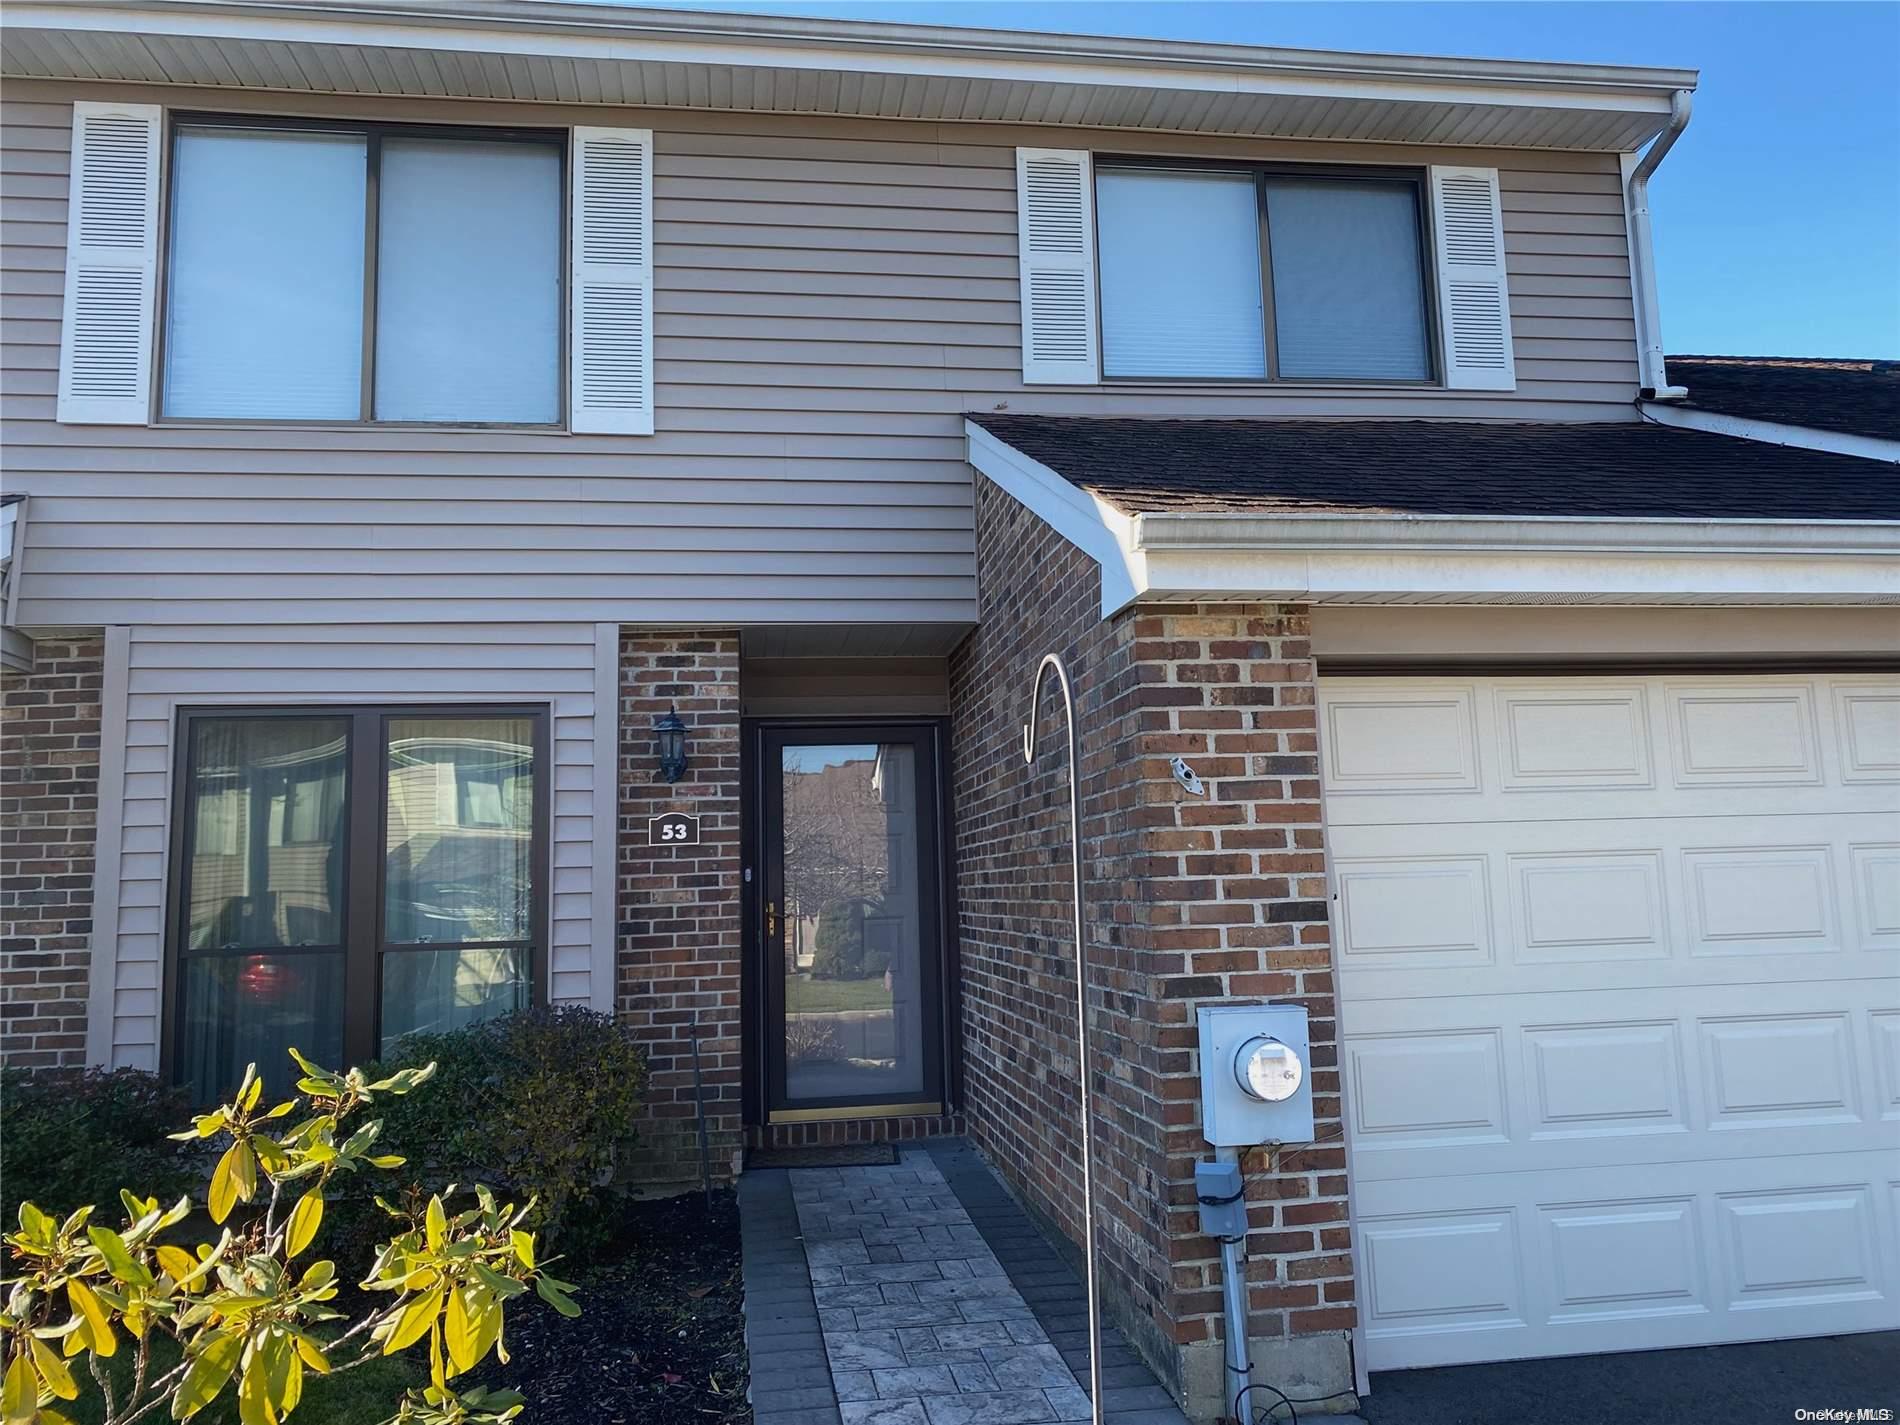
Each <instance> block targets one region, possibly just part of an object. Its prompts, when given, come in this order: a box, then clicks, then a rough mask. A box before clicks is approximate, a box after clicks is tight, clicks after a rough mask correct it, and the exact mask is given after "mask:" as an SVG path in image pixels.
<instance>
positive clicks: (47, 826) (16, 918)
mask: <svg viewBox="0 0 1900 1425" xmlns="http://www.w3.org/2000/svg"><path fill="white" fill-rule="evenodd" d="M34 655H35V656H34V665H33V668H32V670H31V671H30V672H25V673H14V672H8V673H7V674H6V677H5V698H4V703H5V715H4V721H3V722H0V730H3V732H4V735H3V736H0V743H3V744H4V747H3V749H0V798H3V799H4V803H5V805H4V810H0V917H3V918H4V922H5V924H4V927H3V928H0V1061H4V1062H6V1063H7V1064H10V1065H16V1066H19V1067H23V1068H35V1069H47V1068H77V1067H81V1066H83V1065H84V1064H85V1062H86V972H87V964H88V961H89V959H90V955H89V952H88V949H87V945H88V941H89V938H90V936H91V933H92V876H93V853H94V844H95V840H96V836H97V830H98V816H99V700H100V693H101V689H102V686H103V679H104V667H105V646H104V644H103V643H102V642H101V641H100V640H99V639H98V638H97V637H91V636H87V637H79V638H66V639H49V640H46V641H44V642H41V643H39V644H37V645H36V646H35V649H34Z"/></svg>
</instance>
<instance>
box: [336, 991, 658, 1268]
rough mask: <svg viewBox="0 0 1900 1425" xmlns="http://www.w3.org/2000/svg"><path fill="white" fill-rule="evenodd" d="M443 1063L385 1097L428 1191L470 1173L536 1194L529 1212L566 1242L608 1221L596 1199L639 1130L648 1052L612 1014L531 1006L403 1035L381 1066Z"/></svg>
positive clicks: (399, 1139)
mask: <svg viewBox="0 0 1900 1425" xmlns="http://www.w3.org/2000/svg"><path fill="white" fill-rule="evenodd" d="M427 1063H434V1064H435V1065H436V1075H435V1081H434V1083H432V1084H431V1085H430V1091H429V1092H428V1093H427V1094H418V1095H416V1096H414V1097H412V1098H406V1099H402V1100H399V1101H397V1102H394V1103H391V1104H389V1105H388V1106H387V1111H386V1113H385V1115H384V1117H385V1124H384V1129H383V1132H384V1140H385V1141H386V1142H388V1143H390V1144H392V1145H394V1146H395V1147H397V1148H399V1149H400V1150H401V1151H402V1152H403V1153H404V1154H406V1155H407V1156H408V1158H409V1165H410V1166H409V1172H410V1174H411V1177H412V1181H413V1182H414V1183H415V1184H416V1185H417V1186H419V1187H421V1188H425V1189H427V1190H430V1191H433V1190H435V1189H437V1188H439V1187H441V1186H442V1185H443V1184H445V1183H450V1182H465V1181H468V1180H470V1179H471V1178H480V1179H481V1180H483V1181H488V1182H498V1183H501V1184H503V1185H505V1186H506V1187H507V1188H509V1189H511V1190H512V1191H513V1192H515V1193H516V1194H517V1195H519V1196H520V1197H522V1198H528V1197H533V1198H534V1199H535V1201H536V1206H535V1215H534V1217H533V1219H532V1220H533V1221H534V1223H535V1225H537V1226H538V1227H540V1228H541V1229H542V1230H543V1231H544V1232H545V1233H546V1234H547V1236H548V1237H549V1238H550V1240H552V1241H554V1242H555V1243H556V1244H557V1245H559V1246H561V1247H562V1248H563V1249H564V1250H574V1249H575V1248H576V1247H577V1246H579V1245H582V1244H585V1243H588V1242H590V1241H592V1240H594V1239H595V1238H596V1237H597V1236H598V1235H599V1233H600V1232H601V1231H603V1230H604V1229H603V1228H602V1227H601V1226H600V1217H601V1214H599V1213H594V1212H590V1211H589V1210H588V1209H589V1208H591V1207H593V1206H596V1205H597V1204H598V1201H599V1197H600V1194H601V1192H602V1190H603V1188H604V1187H605V1186H606V1183H607V1181H608V1179H609V1178H610V1177H611V1174H612V1171H613V1166H614V1157H615V1154H616V1152H617V1150H618V1149H619V1148H620V1146H621V1145H622V1144H623V1143H625V1142H627V1141H628V1140H629V1139H630V1138H631V1137H632V1136H633V1125H634V1120H635V1118H636V1117H637V1116H638V1114H639V1111H640V1104H641V1101H642V1098H643V1095H644V1092H645V1089H646V1079H647V1068H646V1056H645V1055H644V1054H643V1053H642V1052H641V1050H640V1047H639V1045H638V1044H636V1043H635V1042H634V1040H633V1037H632V1035H631V1034H630V1033H629V1032H628V1031H627V1029H626V1028H625V1027H624V1026H622V1025H621V1024H619V1023H618V1022H617V1021H616V1020H615V1019H614V1017H613V1016H612V1015H609V1014H598V1013H595V1012H594V1011H593V1010H589V1009H584V1008H582V1007H580V1006H578V1005H567V1006H560V1007H554V1008H542V1009H533V1010H528V1011H526V1012H524V1013H521V1014H513V1015H508V1016H506V1017H504V1018H501V1019H492V1020H489V1021H487V1022H486V1023H483V1024H477V1025H471V1026H470V1027H469V1028H467V1029H459V1030H455V1031H454V1032H452V1033H448V1034H414V1035H410V1036H408V1037H407V1038H405V1039H403V1040H402V1041H401V1042H400V1043H399V1044H398V1045H397V1048H396V1051H395V1052H394V1053H392V1054H390V1055H389V1056H388V1057H387V1058H385V1060H384V1061H383V1063H382V1064H380V1065H378V1066H377V1067H376V1068H374V1069H373V1070H371V1072H373V1073H378V1074H384V1073H389V1072H391V1071H392V1070H395V1069H398V1068H409V1067H415V1066H417V1065H421V1064H427Z"/></svg>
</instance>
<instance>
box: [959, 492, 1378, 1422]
mask: <svg viewBox="0 0 1900 1425" xmlns="http://www.w3.org/2000/svg"><path fill="white" fill-rule="evenodd" d="M976 505H977V568H978V586H979V598H980V601H981V606H982V609H983V623H982V625H981V627H980V628H979V629H978V630H977V632H976V633H975V634H974V635H973V636H972V637H971V638H970V639H969V640H967V641H966V642H965V643H964V644H963V646H962V647H961V648H959V649H958V651H957V653H956V654H955V656H954V657H953V658H952V661H951V706H952V748H953V762H954V765H955V769H956V771H955V791H956V795H955V807H956V822H957V824H956V847H957V876H958V885H957V895H958V902H959V908H960V913H959V953H960V955H961V958H962V967H963V981H962V989H963V1006H964V1009H963V1036H964V1059H965V1079H966V1083H967V1106H968V1113H969V1131H970V1134H971V1136H972V1137H973V1138H974V1139H975V1140H976V1141H977V1142H978V1143H979V1144H980V1145H981V1146H982V1148H983V1150H984V1151H985V1153H986V1154H988V1155H989V1157H990V1158H991V1160H992V1161H993V1162H994V1163H995V1164H996V1165H997V1166H998V1168H999V1169H1000V1170H1001V1171H1002V1172H1003V1173H1004V1175H1005V1176H1006V1177H1008V1178H1009V1179H1010V1180H1011V1182H1012V1184H1013V1185H1014V1186H1015V1187H1016V1188H1017V1190H1018V1191H1019V1193H1020V1194H1021V1195H1022V1197H1023V1198H1024V1200H1025V1201H1026V1202H1027V1203H1028V1204H1029V1206H1030V1207H1031V1208H1032V1210H1034V1211H1035V1212H1037V1213H1039V1214H1041V1215H1042V1216H1043V1217H1044V1218H1045V1219H1047V1220H1048V1221H1049V1222H1051V1223H1052V1224H1053V1225H1055V1226H1056V1227H1057V1228H1058V1229H1059V1230H1061V1231H1062V1232H1063V1233H1064V1234H1065V1235H1067V1236H1068V1237H1069V1238H1070V1240H1071V1241H1072V1242H1073V1241H1077V1240H1079V1237H1080V1226H1081V1224H1080V1210H1079V1209H1080V1203H1079V1199H1078V1196H1077V1191H1076V1183H1077V1180H1078V1176H1079V1174H1078V1167H1079V1164H1078V1162H1077V1160H1076V1153H1075V1136H1076V1135H1075V1129H1074V1124H1075V1119H1076V1114H1077V1112H1078V1103H1079V1098H1078V1095H1077V1093H1076V1089H1075V1080H1076V1067H1077V1066H1076V1062H1075V1011H1074V978H1073V969H1072V966H1073V963H1074V955H1073V947H1072V946H1071V945H1070V944H1069V943H1068V940H1069V935H1068V913H1069V912H1068V901H1069V887H1068V879H1067V869H1068V865H1067V856H1068V827H1067V816H1066V811H1067V806H1066V795H1067V793H1066V772H1065V771H1064V770H1063V769H1062V765H1061V764H1062V762H1063V757H1062V754H1061V750H1060V749H1061V746H1062V743H1061V739H1060V735H1059V733H1060V724H1059V722H1057V721H1056V720H1055V719H1054V718H1053V717H1049V718H1048V720H1047V721H1045V722H1044V724H1043V727H1044V731H1045V734H1046V735H1047V736H1048V739H1049V740H1048V741H1047V742H1046V743H1045V744H1044V745H1045V746H1046V747H1048V749H1049V750H1048V751H1047V752H1046V753H1045V754H1044V755H1043V757H1041V758H1039V762H1038V767H1037V768H1035V769H1026V768H1025V767H1024V766H1023V762H1022V753H1021V742H1020V725H1021V720H1022V717H1023V713H1024V706H1025V700H1026V698H1027V692H1028V680H1029V676H1030V674H1031V672H1032V671H1033V670H1034V668H1035V666H1036V662H1037V660H1038V659H1040V657H1041V656H1042V654H1044V653H1046V652H1049V651H1052V650H1053V651H1059V652H1062V653H1063V654H1064V655H1065V656H1066V657H1067V658H1068V660H1069V662H1070V666H1071V670H1072V672H1073V674H1074V676H1075V679H1076V684H1077V701H1078V704H1079V712H1080V717H1081V722H1082V760H1083V771H1082V786H1081V790H1082V814H1083V823H1084V825H1083V854H1084V875H1085V878H1086V880H1087V882H1088V887H1087V893H1088V897H1089V915H1088V925H1089V942H1090V943H1089V947H1088V948H1089V960H1090V976H1091V979H1090V982H1091V985H1092V986H1094V987H1095V991H1096V992H1095V995H1094V996H1093V998H1092V1005H1093V1009H1092V1020H1091V1025H1092V1031H1093V1033H1094V1035H1095V1042H1096V1045H1097V1046H1098V1051H1099V1056H1100V1057H1099V1059H1098V1062H1097V1066H1096V1092H1097V1120H1096V1129H1097V1135H1098V1136H1097V1145H1096V1146H1097V1203H1096V1210H1097V1223H1098V1232H1099V1234H1100V1239H1101V1240H1100V1246H1099V1259H1098V1266H1099V1268H1100V1270H1101V1273H1102V1280H1103V1285H1104V1291H1105V1296H1106V1297H1107V1299H1108V1300H1109V1302H1110V1306H1111V1312H1112V1314H1113V1316H1114V1317H1115V1319H1116V1320H1117V1321H1118V1323H1119V1324H1120V1325H1121V1326H1122V1327H1123V1329H1124V1330H1125V1331H1126V1332H1127V1334H1128V1336H1129V1338H1130V1339H1131V1341H1132V1342H1133V1343H1134V1344H1135V1345H1136V1347H1137V1349H1139V1350H1140V1351H1141V1352H1142V1354H1143V1355H1144V1356H1145V1357H1147V1359H1148V1360H1149V1363H1150V1364H1151V1365H1153V1366H1154V1367H1155V1369H1156V1372H1157V1374H1158V1375H1160V1376H1161V1377H1162V1379H1163V1380H1165V1381H1167V1382H1168V1383H1169V1384H1170V1386H1171V1387H1172V1388H1173V1389H1174V1390H1175V1392H1176V1393H1177V1395H1178V1396H1179V1397H1180V1398H1181V1399H1182V1401H1183V1402H1184V1403H1185V1404H1186V1406H1187V1407H1188V1409H1189V1411H1190V1413H1191V1414H1193V1415H1195V1416H1196V1417H1197V1418H1212V1417H1214V1416H1215V1415H1217V1414H1220V1413H1222V1411H1221V1402H1220V1391H1221V1380H1220V1368H1221V1348H1220V1343H1219V1341H1220V1334H1221V1324H1222V1323H1221V1299H1220V1274H1219V1247H1218V1244H1217V1243H1215V1242H1214V1241H1212V1240H1210V1239H1208V1238H1205V1237H1203V1236H1202V1235H1201V1234H1200V1231H1199V1224H1198V1213H1197V1210H1196V1206H1195V1200H1194V1187H1193V1172H1194V1162H1195V1160H1196V1159H1197V1158H1201V1157H1204V1156H1207V1155H1209V1154H1210V1153H1211V1150H1210V1149H1209V1148H1208V1147H1207V1145H1206V1143H1205V1142H1204V1141H1203V1140H1202V1138H1201V1132H1200V1077H1199V1064H1198V1057H1199V1056H1198V1035H1197V1032H1196V1024H1195V1013H1194V1011H1195V1008H1196V1007H1197V1005H1199V1004H1201V1003H1204V1002H1247V1001H1256V1002H1257V1001H1266V1000H1273V1001H1277V1002H1290V1001H1298V1002H1300V1003H1303V1004H1305V1005H1306V1006H1307V1008H1308V1011H1309V1014H1310V1017H1311V1021H1312V1034H1313V1061H1314V1088H1315V1099H1314V1103H1315V1109H1316V1113H1317V1118H1318V1123H1317V1127H1316V1133H1317V1139H1316V1143H1315V1146H1313V1147H1311V1148H1306V1149H1301V1150H1297V1151H1294V1150H1288V1151H1287V1152H1286V1153H1285V1154H1284V1156H1283V1157H1282V1158H1280V1159H1279V1160H1277V1161H1275V1162H1273V1163H1272V1164H1269V1163H1268V1162H1267V1161H1266V1160H1265V1155H1264V1154H1261V1153H1258V1152H1256V1153H1253V1154H1250V1155H1249V1157H1248V1162H1247V1164H1246V1167H1247V1171H1248V1174H1249V1184H1248V1196H1249V1199H1250V1212H1249V1219H1250V1225H1251V1229H1252V1230H1251V1234H1250V1240H1249V1251H1250V1263H1249V1281H1250V1284H1251V1285H1250V1291H1249V1299H1250V1305H1251V1309H1252V1319H1251V1323H1250V1336H1251V1338H1252V1354H1253V1358H1254V1360H1255V1361H1257V1362H1259V1363H1261V1365H1262V1374H1261V1376H1260V1377H1259V1378H1260V1379H1262V1380H1271V1381H1272V1382H1273V1383H1274V1384H1275V1385H1278V1386H1280V1387H1281V1388H1282V1389H1285V1390H1286V1391H1287V1392H1288V1393H1289V1394H1293V1395H1317V1394H1322V1393H1325V1392H1329V1391H1333V1390H1337V1389H1340V1388H1342V1387H1346V1386H1350V1385H1351V1382H1352V1377H1351V1364H1350V1354H1349V1351H1348V1348H1347V1340H1346V1335H1345V1333H1346V1331H1347V1330H1348V1329H1349V1328H1350V1327H1351V1325H1352V1322H1353V1281H1352V1263H1351V1259H1350V1254H1349V1252H1348V1247H1347V1231H1346V1201H1345V1193H1346V1180H1345V1157H1344V1152H1343V1150H1342V1148H1341V1147H1340V1146H1339V1141H1338V1140H1339V1133H1340V1127H1339V1083H1338V1066H1337V1049H1336V1044H1335V1028H1334V1019H1335V1014H1334V1004H1333V981H1332V971H1331V949H1330V941H1329V937H1328V930H1327V889H1326V884H1325V867H1324V860H1323V856H1322V850H1321V840H1320V837H1321V828H1320V803H1319V780H1318V777H1319V773H1318V757H1317V747H1318V735H1317V727H1316V709H1315V699H1314V670H1313V663H1312V658H1311V651H1310V648H1309V644H1308V636H1307V633H1308V631H1307V615H1306V612H1305V610H1304V609H1302V608H1298V607H1289V606H1279V605H1236V604H1206V605H1194V604H1184V605H1170V606H1140V607H1137V608H1135V609H1131V610H1125V611H1123V612H1122V613H1120V614H1117V615H1115V616H1113V617H1112V618H1109V619H1103V618H1102V616H1101V608H1100V602H1099V600H1100V582H1099V577H1098V573H1097V570H1096V567H1095V565H1094V563H1093V561H1091V560H1090V559H1088V558H1087V557H1086V556H1084V555H1083V554H1081V553H1080V551H1078V550H1076V549H1075V548H1074V547H1073V546H1072V545H1070V544H1069V543H1067V541H1065V540H1063V539H1062V538H1060V537H1059V536H1058V535H1056V534H1055V532H1054V531H1053V530H1051V529H1050V528H1049V527H1048V526H1047V525H1046V524H1044V523H1043V522H1042V521H1041V520H1039V519H1037V518H1036V517H1035V516H1033V515H1031V514H1030V513H1029V512H1028V511H1027V510H1025V509H1024V508H1023V507H1022V506H1021V505H1019V504H1017V503H1016V502H1015V501H1014V500H1013V499H1011V498H1010V497H1008V496H1007V495H1004V494H1003V493H1002V492H1001V491H999V490H998V489H997V488H996V487H995V486H993V485H992V484H990V483H989V482H988V481H986V480H981V479H979V480H978V482H977V502H976ZM1052 706H1053V704H1052V703H1051V702H1050V701H1045V703H1044V707H1045V709H1048V708H1050V707H1052ZM1176 756H1182V757H1185V758H1186V759H1187V760H1188V762H1189V763H1190V764H1191V765H1192V766H1193V768H1194V770H1195V771H1196V772H1197V773H1198V774H1199V775H1200V777H1201V779H1202V781H1203V783H1204V784H1205V785H1206V787H1207V795H1206V796H1205V797H1193V796H1190V795H1188V794H1187V793H1186V792H1184V791H1183V790H1182V789H1181V788H1180V786H1179V785H1178V784H1177V783H1176V782H1175V780H1174V777H1173V773H1172V771H1171V769H1170V766H1169V763H1170V760H1171V759H1172V758H1174V757H1176ZM1339 1403H1340V1404H1342V1405H1343V1404H1347V1403H1350V1402H1349V1398H1348V1400H1343V1401H1341V1402H1339Z"/></svg>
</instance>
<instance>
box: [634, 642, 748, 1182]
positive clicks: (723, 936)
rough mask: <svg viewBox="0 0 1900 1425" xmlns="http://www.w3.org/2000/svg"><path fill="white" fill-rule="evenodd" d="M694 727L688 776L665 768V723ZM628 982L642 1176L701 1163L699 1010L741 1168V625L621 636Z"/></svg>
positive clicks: (723, 1128) (704, 1057)
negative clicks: (673, 827)
mask: <svg viewBox="0 0 1900 1425" xmlns="http://www.w3.org/2000/svg"><path fill="white" fill-rule="evenodd" d="M669 708H677V709H678V711H679V716H680V721H682V722H683V723H685V724H686V727H687V756H688V758H689V766H688V769H687V773H686V777H685V779H684V780H683V781H680V782H678V783H675V784H671V785H669V784H668V783H666V782H663V781H660V780H658V767H657V763H656V760H655V758H654V753H653V724H654V720H655V719H656V718H659V717H661V716H662V715H664V714H665V713H666V711H667V710H668V709H669ZM619 765H620V771H619V782H620V825H619V837H620V851H619V867H620V875H619V895H618V918H619V933H618V944H619V985H618V995H617V999H618V1006H619V1013H620V1016H621V1018H622V1019H623V1020H624V1021H625V1022H627V1023H628V1024H630V1025H632V1026H633V1027H634V1028H635V1029H636V1030H637V1031H638V1033H639V1036H640V1039H641V1041H642V1042H643V1043H644V1044H645V1045H646V1046H647V1056H648V1065H649V1068H650V1071H651V1078H650V1080H649V1083H648V1092H647V1097H648V1106H647V1114H646V1120H645V1122H643V1123H642V1125H641V1127H640V1141H639V1144H638V1146H637V1148H636V1150H635V1153H634V1155H633V1161H632V1162H631V1163H630V1164H629V1165H628V1170H627V1171H628V1176H630V1177H632V1178H633V1179H635V1180H645V1181H665V1180H681V1179H686V1178H690V1177H693V1176H696V1175H697V1174H698V1151H699V1150H698V1145H697V1139H696V1120H695V1107H694V1096H693V1059H692V1048H693V1044H692V1034H693V1017H694V1015H695V1014H697V1015H698V1020H699V1031H698V1032H699V1054H700V1067H701V1070H702V1072H703V1074H704V1080H705V1096H706V1107H707V1124H708V1129H709V1132H710V1137H711V1148H712V1160H713V1171H714V1172H715V1174H717V1175H719V1176H721V1177H725V1176H729V1175H730V1174H731V1173H732V1172H733V1171H734V1166H735V1159H736V1157H737V1155H738V1154H739V1153H740V1151H741V1150H742V1145H743V1139H744V1129H743V1124H742V1104H741V1090H740V1044H741V1029H740V1012H739V979H740V940H739V932H740V918H739V917H740V875H741V866H740V855H739V796H740V793H739V636H738V634H737V633H736V632H732V631H723V630H722V631H689V632H660V631H652V630H642V629H633V628H629V629H624V630H622V633H621V639H620V758H619ZM665 812H686V813H689V814H691V815H694V816H697V817H698V818H699V819H700V821H699V826H700V844H699V845H698V846H682V847H673V846H654V845H649V844H648V841H647V819H648V818H649V817H652V816H657V815H660V814H662V813H665Z"/></svg>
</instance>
